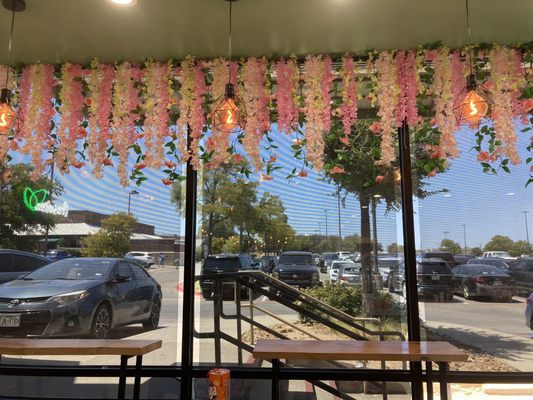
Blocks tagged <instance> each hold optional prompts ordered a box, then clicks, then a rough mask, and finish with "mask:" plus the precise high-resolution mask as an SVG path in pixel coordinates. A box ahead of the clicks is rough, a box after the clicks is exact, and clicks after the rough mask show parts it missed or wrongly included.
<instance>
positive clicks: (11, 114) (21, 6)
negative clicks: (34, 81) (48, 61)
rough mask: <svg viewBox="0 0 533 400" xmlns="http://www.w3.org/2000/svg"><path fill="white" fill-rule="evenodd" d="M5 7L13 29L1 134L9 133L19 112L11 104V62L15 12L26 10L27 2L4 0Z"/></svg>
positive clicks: (0, 99) (1, 94)
mask: <svg viewBox="0 0 533 400" xmlns="http://www.w3.org/2000/svg"><path fill="white" fill-rule="evenodd" d="M2 4H3V5H4V7H5V8H6V9H8V10H9V11H11V13H12V14H11V31H10V33H9V44H8V47H7V64H6V67H7V68H6V80H5V85H4V87H3V88H2V89H1V91H0V135H7V134H9V132H10V130H11V129H13V128H14V127H15V124H16V122H17V113H16V112H15V110H14V109H13V107H12V106H11V90H9V70H10V64H11V42H12V40H13V28H14V27H15V13H16V12H20V11H24V10H25V9H26V3H25V2H24V0H3V3H2Z"/></svg>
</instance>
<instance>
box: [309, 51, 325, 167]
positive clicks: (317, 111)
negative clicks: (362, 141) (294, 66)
mask: <svg viewBox="0 0 533 400" xmlns="http://www.w3.org/2000/svg"><path fill="white" fill-rule="evenodd" d="M324 64H325V61H324V60H323V59H322V57H320V56H316V57H315V56H307V58H306V59H305V64H304V71H303V74H302V77H303V80H304V82H305V84H304V103H305V106H304V114H305V119H306V122H307V123H306V126H305V144H306V149H307V154H306V159H307V161H308V162H310V163H312V164H313V166H314V168H315V169H316V170H319V171H320V170H321V169H322V167H323V165H324V162H323V160H322V155H323V153H324V134H325V132H326V131H327V129H328V128H327V127H328V125H329V124H330V123H331V120H330V119H329V118H328V119H325V118H324V115H325V114H326V113H328V114H329V112H330V103H329V96H326V97H325V96H324V92H325V90H324V88H325V84H324V81H325V79H324V75H325V74H324ZM326 89H327V88H326ZM328 95H329V93H328Z"/></svg>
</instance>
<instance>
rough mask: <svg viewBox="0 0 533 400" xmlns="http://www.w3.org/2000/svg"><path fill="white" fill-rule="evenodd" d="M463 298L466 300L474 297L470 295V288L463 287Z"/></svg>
mask: <svg viewBox="0 0 533 400" xmlns="http://www.w3.org/2000/svg"><path fill="white" fill-rule="evenodd" d="M463 297H464V298H465V299H471V298H472V295H471V294H470V289H468V286H463Z"/></svg>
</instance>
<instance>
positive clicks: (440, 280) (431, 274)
mask: <svg viewBox="0 0 533 400" xmlns="http://www.w3.org/2000/svg"><path fill="white" fill-rule="evenodd" d="M453 279H454V276H453V272H452V270H451V269H450V267H449V266H448V263H446V261H443V260H442V259H440V258H429V259H423V261H419V262H417V263H416V282H417V288H418V295H419V296H420V297H425V296H428V297H437V298H438V299H439V300H440V299H442V300H444V301H451V300H452V298H453V292H454V280H453Z"/></svg>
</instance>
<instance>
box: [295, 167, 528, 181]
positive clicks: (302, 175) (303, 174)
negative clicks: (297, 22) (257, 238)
mask: <svg viewBox="0 0 533 400" xmlns="http://www.w3.org/2000/svg"><path fill="white" fill-rule="evenodd" d="M532 167H533V166H532ZM298 176H301V177H302V178H305V177H306V176H307V171H304V170H303V169H302V170H301V171H300V173H299V174H298Z"/></svg>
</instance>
